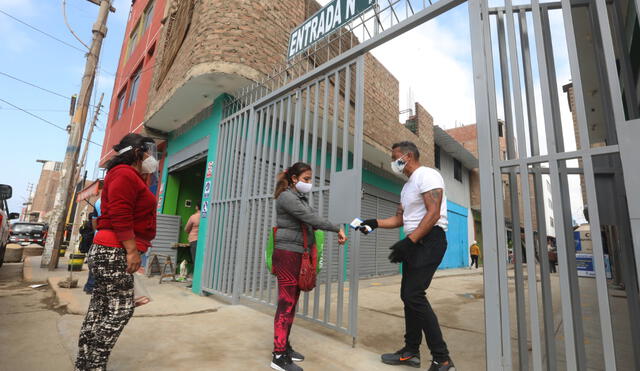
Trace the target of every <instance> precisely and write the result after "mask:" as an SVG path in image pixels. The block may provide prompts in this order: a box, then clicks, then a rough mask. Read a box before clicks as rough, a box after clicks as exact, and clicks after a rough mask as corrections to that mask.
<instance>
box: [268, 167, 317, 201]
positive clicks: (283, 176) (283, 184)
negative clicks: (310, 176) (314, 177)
mask: <svg viewBox="0 0 640 371" xmlns="http://www.w3.org/2000/svg"><path fill="white" fill-rule="evenodd" d="M309 170H311V166H309V164H306V163H304V162H296V163H295V164H293V165H292V166H291V167H290V168H288V169H286V170H285V171H283V172H281V173H279V174H278V175H277V176H276V189H275V191H274V192H273V198H276V199H277V198H278V197H280V195H281V194H282V192H284V191H286V190H287V189H289V188H290V187H291V186H292V185H293V177H294V176H295V177H300V175H302V173H304V172H305V171H309Z"/></svg>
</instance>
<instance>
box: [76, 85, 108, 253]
mask: <svg viewBox="0 0 640 371" xmlns="http://www.w3.org/2000/svg"><path fill="white" fill-rule="evenodd" d="M103 98H104V93H102V94H101V95H100V100H99V101H98V105H97V106H95V107H96V110H95V111H94V112H93V119H92V120H91V125H90V126H89V132H88V133H87V140H86V141H85V143H84V148H83V149H82V156H81V157H80V162H79V163H78V170H77V179H76V184H78V183H80V182H82V186H81V187H82V188H84V187H86V186H87V185H86V180H87V170H86V169H85V170H84V178H83V179H82V180H80V173H81V172H82V169H83V168H84V167H85V161H86V159H87V150H88V149H89V144H90V140H91V134H93V128H94V127H95V126H96V123H97V121H98V116H99V115H100V108H102V99H103ZM72 201H73V202H77V201H76V200H75V199H74V198H73V200H72ZM83 204H84V203H83ZM71 209H72V205H69V210H71ZM85 209H86V206H85V205H82V206H80V204H78V206H77V208H76V215H75V216H74V218H73V228H72V229H71V239H70V242H69V251H72V252H75V251H76V247H77V246H78V242H79V241H78V240H79V238H78V236H79V235H80V226H81V225H82V222H83V220H82V215H83V214H88V213H83V212H82V211H81V210H85Z"/></svg>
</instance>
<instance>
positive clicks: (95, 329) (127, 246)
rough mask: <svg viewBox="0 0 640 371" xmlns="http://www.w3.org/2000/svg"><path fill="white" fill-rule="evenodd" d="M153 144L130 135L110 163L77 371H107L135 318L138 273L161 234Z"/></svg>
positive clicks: (93, 251) (92, 255)
mask: <svg viewBox="0 0 640 371" xmlns="http://www.w3.org/2000/svg"><path fill="white" fill-rule="evenodd" d="M153 143H154V142H153V139H151V138H148V137H144V136H142V135H139V134H128V135H126V136H125V137H124V138H122V140H121V141H120V143H118V144H117V145H115V146H114V147H113V149H114V151H115V152H116V155H115V156H114V157H113V158H112V159H111V160H110V161H109V162H108V163H107V166H106V167H107V170H108V171H107V175H106V177H105V179H104V187H103V190H102V196H101V215H100V217H99V218H98V233H97V234H96V236H95V237H94V240H93V246H92V247H91V249H90V251H89V257H88V261H89V267H90V269H91V272H92V273H93V275H94V277H95V288H94V289H93V293H92V295H91V302H90V304H89V310H88V311H87V315H86V317H85V319H84V323H83V324H82V330H81V331H80V339H79V341H78V348H79V349H78V358H77V359H76V365H75V367H76V370H81V371H84V370H100V371H102V370H106V368H107V362H108V360H109V355H110V354H111V349H113V346H114V345H115V343H116V341H117V340H118V337H119V336H120V333H121V332H122V330H123V329H124V326H126V324H127V323H128V322H129V319H130V318H131V316H133V310H134V307H135V304H134V300H133V273H134V272H136V271H137V270H138V269H139V268H140V263H141V260H140V253H144V252H146V251H147V249H148V248H149V246H150V245H151V242H150V241H151V240H153V238H154V237H155V233H156V197H155V195H154V194H153V193H151V191H150V190H149V187H148V186H147V184H146V182H145V181H144V179H143V174H149V173H152V172H154V171H156V170H157V167H158V161H157V160H156V159H155V158H154V157H153V156H151V155H150V154H149V148H150V147H151V145H153Z"/></svg>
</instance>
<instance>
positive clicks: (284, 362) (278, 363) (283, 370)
mask: <svg viewBox="0 0 640 371" xmlns="http://www.w3.org/2000/svg"><path fill="white" fill-rule="evenodd" d="M271 368H272V369H274V370H278V371H302V367H300V366H298V365H296V364H295V363H293V361H292V360H291V357H290V356H289V353H287V352H284V353H280V354H276V353H273V359H272V360H271Z"/></svg>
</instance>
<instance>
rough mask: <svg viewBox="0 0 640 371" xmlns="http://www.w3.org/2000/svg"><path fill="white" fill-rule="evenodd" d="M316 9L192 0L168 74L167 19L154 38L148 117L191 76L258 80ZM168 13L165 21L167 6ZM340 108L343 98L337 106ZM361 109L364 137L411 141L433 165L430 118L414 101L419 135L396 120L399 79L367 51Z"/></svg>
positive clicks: (292, 3)
mask: <svg viewBox="0 0 640 371" xmlns="http://www.w3.org/2000/svg"><path fill="white" fill-rule="evenodd" d="M174 8H175V7H174ZM318 9H320V6H319V5H318V4H317V3H316V2H315V1H309V0H284V1H279V2H269V1H254V2H249V1H234V2H226V1H221V0H202V1H196V2H195V5H194V12H193V18H192V20H191V24H190V26H189V27H190V28H189V31H188V32H187V34H186V37H185V39H184V41H183V43H182V46H181V47H180V49H179V50H178V53H177V54H176V57H175V59H174V60H173V63H172V64H171V67H170V68H169V69H168V72H167V74H166V75H165V76H163V77H162V78H160V76H159V75H160V73H159V71H161V69H162V63H165V62H164V52H165V51H164V48H165V40H164V38H165V37H166V29H167V28H168V27H167V26H166V23H165V32H164V33H163V35H162V36H161V38H160V41H159V43H158V52H157V55H158V57H157V58H158V63H157V66H156V68H155V71H154V82H153V84H152V87H151V91H150V92H149V104H148V107H147V114H146V117H147V119H148V118H150V117H151V116H152V115H153V114H154V113H155V112H157V111H158V110H159V109H160V108H161V107H162V106H163V105H164V104H165V103H166V102H167V101H168V100H169V99H170V98H171V96H172V95H173V94H174V93H175V92H176V91H177V89H179V88H180V87H181V86H183V85H185V84H186V83H187V82H188V80H189V79H191V78H193V77H195V76H198V75H205V74H212V75H211V76H217V75H218V74H219V76H224V75H236V76H240V77H242V78H245V79H247V80H248V81H257V80H259V79H260V78H261V77H263V76H264V75H265V74H268V73H270V72H272V71H273V70H274V68H276V67H277V66H280V65H283V63H284V62H285V56H286V49H287V45H288V40H289V33H290V31H291V30H292V29H293V28H295V26H297V25H298V24H300V23H301V22H303V20H304V19H306V18H307V17H308V16H309V15H311V14H313V13H315V12H316V11H317V10H318ZM167 17H168V18H167V22H169V21H170V19H171V7H170V8H169V10H168V14H167ZM343 44H346V43H343ZM354 45H355V44H354ZM322 62H324V60H317V61H316V62H315V63H316V64H318V63H322ZM309 64H311V61H309ZM310 67H312V66H310ZM352 76H353V75H352ZM221 78H222V77H221ZM215 79H216V77H213V78H212V81H211V83H212V84H215V83H216V81H215ZM353 85H354V84H352V89H353ZM227 93H230V94H233V93H235V92H233V91H229V92H227ZM331 95H333V89H331ZM342 109H343V107H342V104H341V107H340V111H342ZM364 111H365V117H364V135H365V140H366V141H367V142H369V143H371V144H373V145H374V146H376V147H377V148H379V149H380V150H382V151H385V152H386V151H389V149H390V148H391V145H392V144H393V143H396V142H399V141H403V140H410V141H413V142H415V143H416V144H417V145H418V148H419V149H420V151H421V153H422V154H423V163H424V164H426V165H428V166H433V165H434V158H433V156H434V155H433V148H434V140H433V118H432V117H431V115H430V114H429V113H428V112H427V111H426V110H425V109H424V108H423V107H422V106H420V105H419V104H417V103H416V112H415V119H416V120H417V122H418V127H419V130H418V132H419V133H420V136H417V135H416V134H414V133H413V132H411V131H410V130H409V129H407V128H406V127H404V125H402V124H401V123H400V122H399V120H398V117H399V83H398V80H397V79H396V78H395V77H394V76H393V75H391V73H390V72H389V71H388V70H387V69H386V68H385V67H384V66H383V65H382V64H381V63H380V62H379V61H378V60H377V59H376V58H375V57H374V56H373V55H371V54H366V55H365V101H364ZM350 112H351V114H352V115H353V112H354V110H353V109H351V111H350ZM352 119H353V116H352ZM185 121H186V120H185ZM351 122H353V121H351Z"/></svg>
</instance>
